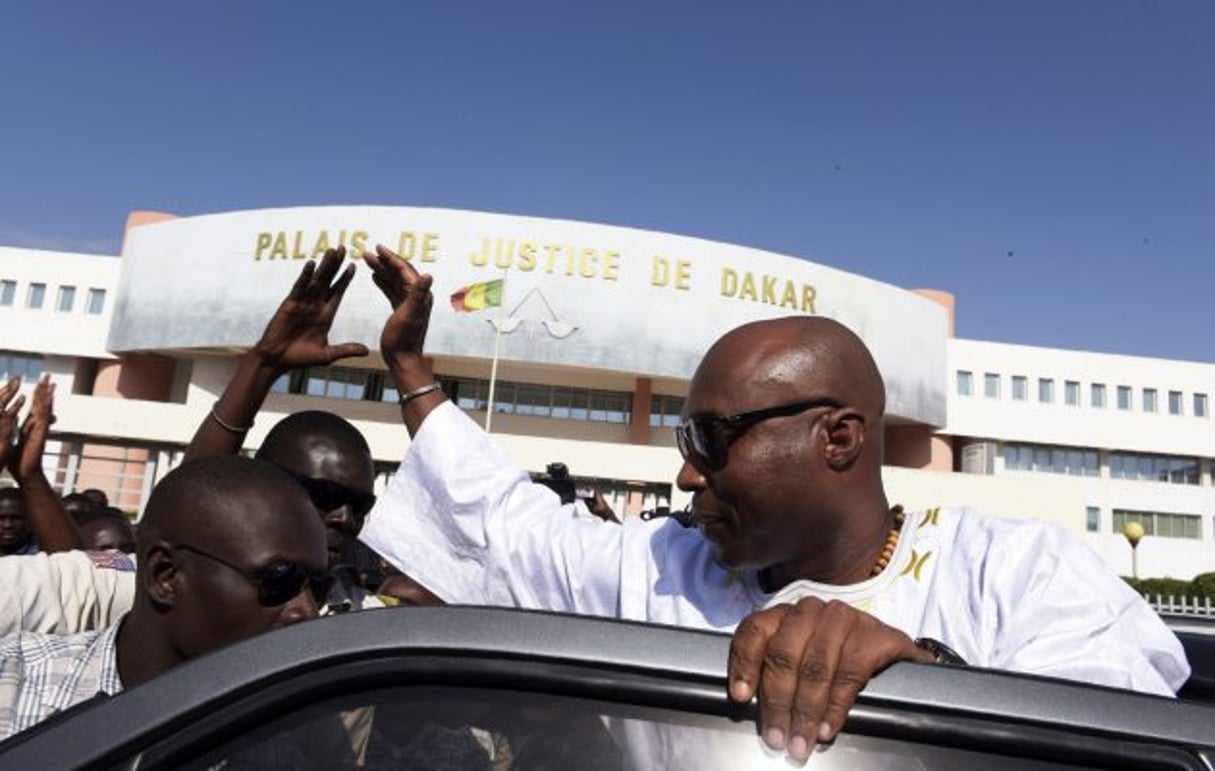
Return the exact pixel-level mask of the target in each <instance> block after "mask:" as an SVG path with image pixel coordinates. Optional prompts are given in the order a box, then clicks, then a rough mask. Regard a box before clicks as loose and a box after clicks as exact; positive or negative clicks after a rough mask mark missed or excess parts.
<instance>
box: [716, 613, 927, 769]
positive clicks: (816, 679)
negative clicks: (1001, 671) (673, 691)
mask: <svg viewBox="0 0 1215 771" xmlns="http://www.w3.org/2000/svg"><path fill="white" fill-rule="evenodd" d="M935 660H936V657H935V656H934V655H933V654H932V653H929V652H928V651H926V650H923V649H921V648H918V647H916V645H915V643H914V642H913V641H912V640H911V638H910V637H908V636H907V635H905V634H903V633H902V632H900V631H899V630H898V629H895V628H894V627H891V626H887V625H886V624H883V623H882V622H881V621H879V620H877V619H876V618H874V617H873V616H870V615H869V614H868V613H863V612H861V611H859V610H857V609H856V608H853V607H852V606H850V605H847V604H845V603H842V602H838V601H834V602H830V603H825V602H823V601H822V600H820V599H818V598H815V597H807V598H805V599H802V600H801V601H800V602H798V603H797V604H796V605H777V606H775V607H772V608H767V609H765V610H761V611H758V612H756V613H752V614H751V615H750V616H747V617H746V618H745V619H743V620H742V623H740V624H739V625H738V628H737V629H736V630H735V632H734V639H733V640H732V641H731V642H730V663H729V667H728V678H729V679H728V683H729V689H730V698H731V699H733V700H734V701H737V702H742V703H746V702H747V701H750V699H751V697H752V696H753V695H755V694H756V692H757V687H758V696H759V727H760V736H762V737H763V740H764V743H765V744H767V745H768V746H769V747H771V748H772V749H774V750H785V751H786V752H787V753H788V755H789V757H790V758H791V759H792V760H794V761H797V762H799V763H801V762H805V760H806V759H807V758H808V757H810V752H811V750H813V749H814V745H815V743H817V742H827V741H831V740H832V739H834V738H835V735H836V734H837V733H838V732H839V730H840V728H841V727H842V726H843V724H844V719H845V718H846V717H847V716H848V710H850V709H851V708H852V705H853V704H854V703H855V702H856V697H857V694H859V693H860V692H861V689H862V688H864V687H865V683H867V682H869V678H871V677H873V675H875V674H876V673H877V672H879V671H881V670H882V669H884V668H885V667H887V666H889V665H890V664H892V663H894V662H895V661H919V662H922V663H932V662H933V661H935Z"/></svg>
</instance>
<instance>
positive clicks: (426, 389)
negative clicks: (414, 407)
mask: <svg viewBox="0 0 1215 771" xmlns="http://www.w3.org/2000/svg"><path fill="white" fill-rule="evenodd" d="M442 387H443V386H441V385H439V384H438V383H427V384H426V385H424V386H421V387H419V388H415V389H413V390H412V391H406V392H405V393H403V394H401V398H400V399H398V400H397V401H399V402H400V403H401V406H402V407H404V406H405V405H406V404H409V403H410V402H411V401H413V400H414V399H416V398H418V397H419V396H425V395H426V394H428V393H431V392H433V391H438V390H439V389H440V388H442Z"/></svg>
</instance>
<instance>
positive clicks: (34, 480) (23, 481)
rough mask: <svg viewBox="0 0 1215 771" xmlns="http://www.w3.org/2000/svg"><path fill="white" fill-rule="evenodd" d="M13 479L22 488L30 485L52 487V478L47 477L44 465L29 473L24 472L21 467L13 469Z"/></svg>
mask: <svg viewBox="0 0 1215 771" xmlns="http://www.w3.org/2000/svg"><path fill="white" fill-rule="evenodd" d="M13 480H14V481H16V483H17V486H18V487H21V488H30V487H50V486H51V483H50V480H49V479H47V478H46V472H45V471H43V470H42V466H41V465H39V466H38V468H36V469H34V470H33V471H30V472H29V473H28V474H26V473H22V472H21V471H20V470H19V469H18V470H14V471H13Z"/></svg>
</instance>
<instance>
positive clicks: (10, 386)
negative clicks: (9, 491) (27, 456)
mask: <svg viewBox="0 0 1215 771" xmlns="http://www.w3.org/2000/svg"><path fill="white" fill-rule="evenodd" d="M19 388H21V378H18V377H14V378H10V379H9V381H8V382H7V383H5V384H4V386H3V387H0V468H8V463H9V459H10V458H11V456H12V454H13V435H14V434H16V433H17V414H18V413H19V412H21V408H22V407H23V406H24V405H25V397H24V396H17V390H18V389H19ZM14 396H17V399H16V401H14V400H13V397H14Z"/></svg>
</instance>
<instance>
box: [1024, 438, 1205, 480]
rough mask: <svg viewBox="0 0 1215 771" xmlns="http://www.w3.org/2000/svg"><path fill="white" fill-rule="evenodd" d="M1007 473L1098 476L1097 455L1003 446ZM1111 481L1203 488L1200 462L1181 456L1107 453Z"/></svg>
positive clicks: (1085, 450) (1088, 450)
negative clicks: (1123, 480) (1124, 480)
mask: <svg viewBox="0 0 1215 771" xmlns="http://www.w3.org/2000/svg"><path fill="white" fill-rule="evenodd" d="M1001 452H1002V454H1003V457H1004V468H1005V469H1006V470H1008V471H1041V472H1047V473H1052V474H1068V475H1070V476H1086V477H1096V476H1100V475H1101V458H1100V452H1099V451H1098V450H1096V449H1093V448H1088V447H1060V446H1056V445H1049V444H1030V443H1021V442H1006V443H1005V444H1004V446H1003V448H1002V450H1001ZM1109 464H1110V477H1111V478H1113V479H1136V480H1142V481H1147V482H1172V483H1174V484H1182V485H1197V484H1202V462H1201V461H1200V460H1199V459H1198V458H1191V457H1186V456H1181V455H1153V454H1150V453H1137V452H1121V451H1110V453H1109Z"/></svg>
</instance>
